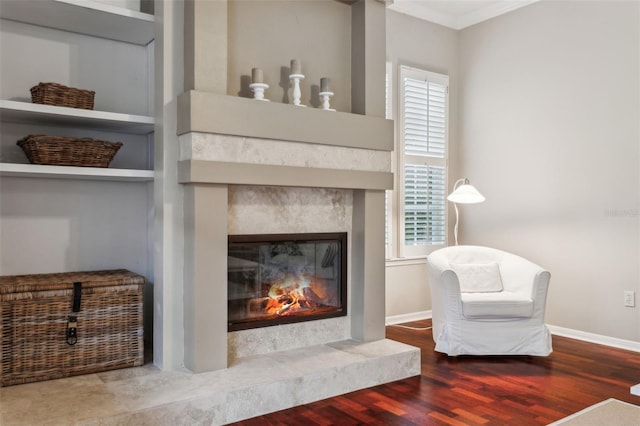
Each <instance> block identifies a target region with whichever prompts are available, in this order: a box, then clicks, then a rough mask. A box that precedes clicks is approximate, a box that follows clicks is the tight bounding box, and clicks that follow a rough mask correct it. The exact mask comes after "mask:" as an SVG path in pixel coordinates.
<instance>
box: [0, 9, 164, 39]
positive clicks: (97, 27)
mask: <svg viewBox="0 0 640 426" xmlns="http://www.w3.org/2000/svg"><path fill="white" fill-rule="evenodd" d="M0 17H2V18H4V19H10V20H12V21H18V22H24V23H27V24H33V25H40V26H42V27H49V28H55V29H58V30H63V31H70V32H74V33H79V34H86V35H91V36H96V37H102V38H107V39H111V40H118V41H124V42H127V43H134V44H139V45H142V46H146V45H147V44H149V43H150V42H151V41H152V40H153V39H154V20H155V18H154V16H153V15H150V14H148V13H141V12H137V11H134V10H129V9H125V8H121V7H117V6H111V5H108V4H103V3H98V2H94V1H91V0H37V1H30V0H29V1H25V0H2V1H1V2H0Z"/></svg>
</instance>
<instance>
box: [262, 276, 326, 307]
mask: <svg viewBox="0 0 640 426" xmlns="http://www.w3.org/2000/svg"><path fill="white" fill-rule="evenodd" d="M312 287H313V284H312V281H311V280H310V279H308V278H305V277H298V278H290V279H288V280H286V281H285V282H278V283H275V284H273V285H272V286H271V288H270V289H269V300H268V302H267V305H266V306H265V311H266V313H267V314H269V315H291V314H293V313H296V312H301V311H306V310H312V309H314V308H316V307H318V305H320V304H322V298H321V297H320V296H319V295H318V294H317V293H316V291H314V290H313V288H312Z"/></svg>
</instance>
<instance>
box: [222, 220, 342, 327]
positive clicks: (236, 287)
mask: <svg viewBox="0 0 640 426" xmlns="http://www.w3.org/2000/svg"><path fill="white" fill-rule="evenodd" d="M227 278H228V279H227V283H228V293H227V294H228V330H229V331H237V330H246V329H250V328H258V327H267V326H272V325H278V324H288V323H293V322H300V321H310V320H317V319H324V318H332V317H338V316H345V315H346V314H347V234H346V233H344V232H343V233H313V234H310V233H307V234H262V235H230V236H229V237H228V263H227Z"/></svg>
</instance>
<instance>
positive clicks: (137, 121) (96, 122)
mask: <svg viewBox="0 0 640 426" xmlns="http://www.w3.org/2000/svg"><path fill="white" fill-rule="evenodd" d="M0 118H1V119H2V121H3V122H13V123H25V124H38V125H42V124H49V125H56V126H60V125H63V126H73V127H83V128H91V129H96V130H108V131H114V132H121V133H132V134H140V135H145V134H149V133H152V132H153V124H154V118H153V117H147V116H143V115H132V114H121V113H117V112H106V111H94V110H88V109H80V108H67V107H58V106H52V105H40V104H32V103H30V102H20V101H9V100H0Z"/></svg>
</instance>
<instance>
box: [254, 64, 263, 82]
mask: <svg viewBox="0 0 640 426" xmlns="http://www.w3.org/2000/svg"><path fill="white" fill-rule="evenodd" d="M263 81H264V76H263V75H262V70H261V69H260V68H253V69H252V70H251V82H252V83H262V82H263Z"/></svg>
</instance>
